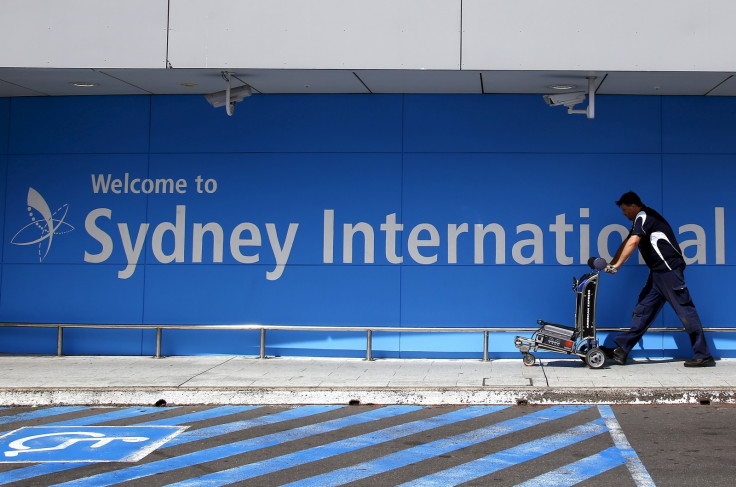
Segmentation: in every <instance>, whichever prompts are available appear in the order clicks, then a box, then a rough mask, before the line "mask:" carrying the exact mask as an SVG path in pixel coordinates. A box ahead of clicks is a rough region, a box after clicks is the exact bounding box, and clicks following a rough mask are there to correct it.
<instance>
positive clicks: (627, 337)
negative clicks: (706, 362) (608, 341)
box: [614, 269, 711, 359]
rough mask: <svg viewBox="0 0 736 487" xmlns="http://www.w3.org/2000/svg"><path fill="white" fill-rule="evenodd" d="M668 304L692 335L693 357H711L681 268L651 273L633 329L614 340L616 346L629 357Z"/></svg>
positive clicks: (640, 297)
mask: <svg viewBox="0 0 736 487" xmlns="http://www.w3.org/2000/svg"><path fill="white" fill-rule="evenodd" d="M665 302H667V303H670V305H671V306H672V309H674V310H675V313H677V316H678V318H680V321H681V322H682V324H683V326H684V327H685V331H686V332H687V334H688V335H689V336H690V344H691V345H692V347H693V351H694V354H693V358H695V359H701V358H708V357H710V356H711V354H710V349H709V348H708V343H707V342H706V341H705V334H704V333H703V326H702V325H701V323H700V317H699V316H698V311H697V310H696V309H695V305H694V304H693V300H692V299H691V298H690V292H689V291H688V289H687V284H685V277H684V274H683V271H682V269H675V270H673V271H664V272H654V271H651V272H649V278H648V279H647V283H646V284H645V285H644V289H642V290H641V293H640V294H639V303H638V304H637V305H636V307H635V308H634V316H633V318H632V320H631V328H630V329H629V330H628V331H625V332H623V333H621V334H620V335H618V336H617V337H616V338H615V339H614V342H616V345H618V346H619V347H621V348H622V349H624V351H625V352H626V353H627V354H628V353H629V352H630V351H631V349H632V348H634V345H636V344H637V342H638V341H639V340H641V337H642V336H643V335H644V332H646V331H647V328H649V325H651V324H652V322H653V321H654V319H655V318H656V317H657V314H659V312H660V310H661V309H662V306H664V303H665Z"/></svg>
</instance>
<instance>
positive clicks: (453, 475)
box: [399, 418, 608, 487]
mask: <svg viewBox="0 0 736 487" xmlns="http://www.w3.org/2000/svg"><path fill="white" fill-rule="evenodd" d="M606 431H608V428H606V426H605V421H604V420H603V419H602V418H601V419H597V420H595V421H592V422H590V423H587V424H583V425H580V426H576V427H574V428H570V429H568V430H567V431H563V432H562V433H557V434H554V435H550V436H547V437H544V438H540V439H538V440H532V441H530V442H528V443H524V444H523V445H519V446H515V447H513V448H509V449H508V450H503V451H500V452H497V453H494V454H492V455H488V456H486V457H483V458H479V459H477V460H473V461H472V462H468V463H464V464H462V465H458V466H457V467H453V468H449V469H447V470H442V471H441V472H437V473H434V474H432V475H427V476H425V477H421V478H418V479H415V480H412V481H411V482H406V483H404V484H401V485H400V486H399V487H433V486H437V487H449V486H451V485H458V484H462V483H465V482H470V481H471V480H475V479H477V478H480V477H483V476H485V475H489V474H491V473H493V472H497V471H499V470H503V469H504V468H508V467H512V466H514V465H518V464H520V463H524V462H528V461H531V460H534V459H536V458H539V457H541V456H543V455H547V454H548V453H552V452H554V451H557V450H559V449H560V448H565V447H568V446H570V445H573V444H575V443H579V442H581V441H584V440H587V439H589V438H592V437H594V436H597V435H600V434H602V433H605V432H606Z"/></svg>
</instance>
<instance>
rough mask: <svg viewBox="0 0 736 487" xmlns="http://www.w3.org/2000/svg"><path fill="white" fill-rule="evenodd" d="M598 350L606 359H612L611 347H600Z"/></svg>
mask: <svg viewBox="0 0 736 487" xmlns="http://www.w3.org/2000/svg"><path fill="white" fill-rule="evenodd" d="M598 348H599V349H600V351H601V352H603V354H604V355H605V356H606V357H607V358H613V349H612V348H611V347H604V346H603V345H601V346H600V347H598Z"/></svg>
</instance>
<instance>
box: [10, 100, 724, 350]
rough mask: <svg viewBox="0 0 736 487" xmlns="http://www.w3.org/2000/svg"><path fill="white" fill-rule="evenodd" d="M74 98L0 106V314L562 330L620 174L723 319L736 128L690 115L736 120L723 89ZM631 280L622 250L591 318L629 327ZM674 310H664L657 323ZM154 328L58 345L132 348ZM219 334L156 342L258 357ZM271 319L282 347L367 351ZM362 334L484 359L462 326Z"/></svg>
mask: <svg viewBox="0 0 736 487" xmlns="http://www.w3.org/2000/svg"><path fill="white" fill-rule="evenodd" d="M91 98H92V97H78V98H77V97H66V98H44V99H41V98H15V99H12V100H9V101H8V102H7V104H8V105H9V109H8V110H6V113H7V115H6V117H7V121H6V122H7V123H6V124H7V126H8V133H9V137H8V139H7V143H6V144H4V145H0V148H4V149H5V152H4V153H2V154H0V165H1V167H0V170H2V174H5V175H6V176H5V184H4V185H0V196H2V197H3V200H2V201H3V202H4V207H3V211H2V212H0V215H2V225H3V229H4V236H5V237H4V241H3V245H2V246H1V248H0V252H2V254H1V256H2V275H1V277H2V283H1V286H0V320H1V321H28V322H73V323H78V322H90V323H112V324H114V323H182V324H199V323H218V324H229V323H265V324H296V325H333V326H341V325H346V326H347V325H370V326H380V325H388V326H498V327H509V326H511V327H517V326H521V327H529V326H534V323H535V322H536V320H537V319H540V318H542V319H545V320H548V321H556V322H560V323H568V324H571V323H572V321H573V312H574V297H573V296H572V294H571V293H569V289H568V287H569V285H568V284H569V281H570V279H571V276H574V275H579V274H581V273H582V272H583V271H584V268H585V262H586V261H587V259H588V258H589V257H590V256H602V257H604V258H606V259H609V258H610V256H611V255H612V254H613V253H614V252H615V250H616V248H617V247H618V245H619V244H620V242H621V241H622V238H623V237H624V236H625V235H626V233H627V230H628V226H629V222H628V221H626V219H625V218H623V216H622V215H621V213H620V211H619V209H618V208H617V207H616V206H615V205H614V204H613V202H614V201H615V200H616V199H617V198H618V197H619V196H620V195H621V194H622V193H624V192H626V191H629V190H635V191H637V192H638V193H639V194H640V195H641V196H642V198H643V200H644V202H645V203H646V204H648V205H650V206H652V207H654V208H655V209H658V210H661V212H662V213H663V214H664V215H665V217H667V218H668V219H669V220H670V222H671V224H672V225H673V227H674V228H675V230H676V232H678V233H679V237H680V242H681V244H682V246H683V249H684V252H685V254H686V257H687V260H688V262H689V264H690V267H689V268H688V271H687V272H688V275H687V277H688V282H689V284H690V288H691V293H692V294H693V296H694V298H695V299H696V304H697V305H698V307H699V310H700V311H701V315H702V316H701V318H702V319H703V321H704V323H705V324H706V326H736V322H734V321H733V313H731V311H730V309H729V307H728V305H727V303H728V302H729V299H728V291H727V289H726V287H725V286H723V285H716V284H715V283H723V282H729V281H730V280H731V278H732V277H733V273H734V266H733V262H732V260H733V256H734V255H736V252H735V250H736V249H735V248H734V245H736V240H734V239H732V238H731V235H732V231H733V230H732V229H733V228H735V227H734V218H735V217H736V201H735V200H736V194H735V193H733V192H732V191H731V188H730V181H732V180H733V179H734V177H736V164H734V162H736V142H734V140H731V139H729V140H725V139H723V140H722V138H720V137H716V138H717V140H716V141H714V140H713V139H714V137H715V136H714V134H713V133H712V132H711V131H708V130H705V129H704V128H703V127H701V126H699V125H698V124H697V123H696V121H697V120H701V119H702V118H703V117H706V116H707V113H704V112H708V111H709V110H711V111H716V112H717V114H718V116H719V117H720V118H719V124H720V125H722V126H725V127H730V128H732V129H736V116H734V117H732V118H731V119H728V118H727V117H725V116H724V115H723V114H724V113H726V112H724V111H723V110H722V105H723V104H727V105H729V104H730V105H734V104H736V100H732V99H730V98H728V99H718V104H717V105H714V102H713V101H712V100H710V99H708V100H703V101H702V103H701V102H698V101H697V100H693V99H691V98H680V97H605V96H601V97H600V99H599V100H598V101H599V103H598V105H599V110H598V116H597V117H596V119H595V120H594V121H591V120H587V119H584V118H583V117H566V116H564V115H560V113H559V112H557V111H554V110H549V109H548V107H546V105H545V104H544V103H542V102H541V101H540V99H539V97H534V96H511V95H509V96H500V95H499V96H470V95H457V96H454V95H453V96H446V95H445V96H433V95H404V96H401V95H375V96H364V95H361V96H357V95H325V96H291V95H283V96H282V95H278V96H254V97H251V98H250V99H248V101H247V102H244V105H243V109H242V110H239V111H238V113H236V114H235V115H234V116H233V117H223V116H222V113H221V112H219V111H216V110H211V107H209V105H207V103H206V102H205V101H204V100H203V99H202V98H201V97H188V96H154V97H105V98H96V99H95V100H91ZM719 107H721V108H719ZM1 113H5V112H2V111H0V114H1ZM632 113H635V114H636V116H635V117H632V116H631V114H632ZM728 113H736V106H735V107H734V110H733V111H731V112H728ZM520 114H524V115H523V116H522V115H520ZM2 125H3V123H0V126H2ZM716 142H717V143H716ZM645 277H646V268H645V267H644V266H642V265H641V264H638V265H637V263H636V261H635V259H634V261H633V262H631V263H627V266H626V267H625V269H624V272H621V273H619V274H618V275H616V276H615V277H613V276H604V278H603V279H602V280H601V288H600V295H599V302H598V306H599V309H598V320H599V323H598V324H599V326H601V327H620V326H627V325H628V323H629V321H630V315H631V309H632V308H633V305H634V303H635V299H636V295H637V294H638V290H639V289H640V288H641V286H642V285H643V282H644V279H645ZM678 324H679V322H678V321H677V317H676V316H675V315H674V313H672V312H671V311H670V310H669V309H666V310H665V312H664V313H663V314H662V316H661V317H660V318H659V319H658V322H657V323H656V325H655V326H677V325H678ZM0 332H1V333H2V334H3V337H4V339H3V340H2V343H0V349H1V350H2V351H4V352H26V351H33V352H39V350H38V347H39V346H40V347H41V348H46V347H48V348H50V349H51V350H53V347H55V336H54V335H52V334H50V333H49V330H35V331H30V330H18V329H13V330H10V329H4V330H1V331H0ZM151 333H152V332H151ZM151 333H149V332H144V331H126V332H121V331H115V330H112V331H110V330H104V331H99V330H98V331H89V330H69V331H68V333H67V335H65V343H66V344H67V346H68V347H69V349H68V350H67V353H127V354H149V353H152V347H153V339H151V337H150V335H151ZM230 333H231V332H215V333H207V332H197V333H189V332H167V340H166V341H165V343H164V346H165V350H164V351H163V352H164V353H165V354H187V353H194V354H198V353H246V354H247V353H257V345H258V337H257V335H256V334H255V333H253V334H249V333H240V334H237V335H231V334H230ZM274 335H275V336H274V337H273V340H275V341H270V342H269V343H271V344H273V346H274V347H275V348H274V350H273V351H272V353H277V354H315V353H316V354H318V355H319V354H327V355H329V354H331V353H333V352H334V353H336V354H342V353H343V352H344V351H350V350H354V351H356V354H357V355H360V354H362V350H363V341H364V338H363V337H357V336H349V335H345V334H336V335H330V336H326V335H322V336H320V335H314V334H305V333H299V332H294V333H288V334H274ZM647 339H648V340H655V341H656V340H660V342H659V343H655V342H650V344H644V345H643V346H644V347H645V348H646V347H648V348H651V349H654V350H657V352H661V350H662V348H665V349H666V350H669V352H667V351H665V353H674V352H675V351H677V349H679V348H680V346H681V345H682V344H677V343H674V342H672V343H666V344H665V343H664V342H663V341H662V340H665V338H663V337H647ZM374 345H375V346H376V353H375V355H376V356H382V354H384V355H385V356H417V355H418V356H431V355H432V354H434V353H439V354H441V353H444V351H446V350H445V349H446V348H447V347H451V348H452V351H455V352H457V351H459V352H461V353H468V354H471V355H473V354H479V353H480V351H479V348H478V345H477V339H476V338H468V337H465V336H442V338H441V339H440V340H436V339H435V338H434V337H430V336H423V335H419V334H404V335H391V336H387V337H385V338H381V339H380V340H379V341H377V342H376V343H374ZM685 346H686V344H685ZM34 347H36V348H34ZM715 348H716V349H721V351H723V350H724V349H730V350H735V351H736V346H734V345H732V344H722V345H720V346H716V347H715ZM496 350H497V351H499V352H500V353H505V352H506V351H508V352H513V350H514V349H513V344H512V342H511V340H509V343H508V347H506V346H505V345H502V346H501V347H500V350H499V349H498V347H497V348H496Z"/></svg>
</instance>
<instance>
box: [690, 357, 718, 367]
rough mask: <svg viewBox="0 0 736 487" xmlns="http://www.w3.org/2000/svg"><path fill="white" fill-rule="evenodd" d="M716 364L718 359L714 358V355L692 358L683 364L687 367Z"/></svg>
mask: <svg viewBox="0 0 736 487" xmlns="http://www.w3.org/2000/svg"><path fill="white" fill-rule="evenodd" d="M715 364H716V361H715V360H714V359H713V357H706V358H691V359H688V360H685V363H684V364H683V365H684V366H685V367H713V366H714V365H715Z"/></svg>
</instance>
